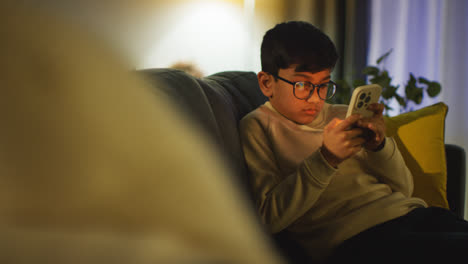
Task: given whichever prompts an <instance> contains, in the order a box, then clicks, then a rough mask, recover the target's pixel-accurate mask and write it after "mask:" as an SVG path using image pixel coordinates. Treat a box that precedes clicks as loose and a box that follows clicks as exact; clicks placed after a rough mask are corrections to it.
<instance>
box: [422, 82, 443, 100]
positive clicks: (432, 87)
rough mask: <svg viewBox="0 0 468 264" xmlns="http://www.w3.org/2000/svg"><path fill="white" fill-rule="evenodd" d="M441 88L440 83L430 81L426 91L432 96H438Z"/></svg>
mask: <svg viewBox="0 0 468 264" xmlns="http://www.w3.org/2000/svg"><path fill="white" fill-rule="evenodd" d="M441 90H442V87H441V86H440V83H438V82H430V83H429V86H428V87H427V90H426V91H427V94H428V95H429V96H430V97H436V96H437V95H438V94H439V93H440V91H441Z"/></svg>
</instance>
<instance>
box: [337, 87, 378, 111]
mask: <svg viewBox="0 0 468 264" xmlns="http://www.w3.org/2000/svg"><path fill="white" fill-rule="evenodd" d="M381 93H382V86H380V85H378V84H369V85H363V86H359V87H357V88H356V89H354V91H353V95H352V96H351V100H350V101H349V106H348V112H347V113H346V118H347V117H348V116H350V115H353V114H360V115H362V117H371V116H372V115H373V114H374V112H372V111H369V110H367V107H368V106H369V105H370V104H373V103H378V102H379V98H380V94H381Z"/></svg>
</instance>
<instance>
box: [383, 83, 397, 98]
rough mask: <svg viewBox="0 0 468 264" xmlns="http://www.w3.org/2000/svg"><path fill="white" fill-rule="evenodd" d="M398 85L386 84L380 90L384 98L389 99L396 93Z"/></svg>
mask: <svg viewBox="0 0 468 264" xmlns="http://www.w3.org/2000/svg"><path fill="white" fill-rule="evenodd" d="M398 87H399V86H387V87H385V88H384V89H383V91H382V97H383V98H384V99H386V100H388V99H391V98H392V97H394V96H395V95H398V94H397V93H396V91H397V90H398Z"/></svg>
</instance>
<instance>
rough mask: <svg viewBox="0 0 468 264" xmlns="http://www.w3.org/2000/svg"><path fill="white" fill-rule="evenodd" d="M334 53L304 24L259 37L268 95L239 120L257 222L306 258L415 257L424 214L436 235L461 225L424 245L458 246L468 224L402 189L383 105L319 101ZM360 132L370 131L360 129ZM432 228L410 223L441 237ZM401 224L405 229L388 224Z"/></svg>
mask: <svg viewBox="0 0 468 264" xmlns="http://www.w3.org/2000/svg"><path fill="white" fill-rule="evenodd" d="M337 59H338V55H337V52H336V49H335V46H334V44H333V43H332V41H331V40H330V39H329V38H328V37H327V36H326V35H325V34H324V33H323V32H321V31H320V30H319V29H317V28H315V27H314V26H313V25H311V24H308V23H306V22H297V21H292V22H287V23H282V24H278V25H276V26H275V27H274V28H273V29H271V30H269V31H268V32H267V33H266V34H265V36H264V38H263V42H262V47H261V61H262V71H261V72H259V73H258V81H259V85H260V88H261V90H262V92H263V94H264V95H265V96H267V97H268V98H269V101H268V102H266V103H265V104H264V105H262V106H260V107H259V108H257V109H256V110H254V111H253V112H251V113H250V114H248V115H247V116H245V117H244V118H243V119H242V120H241V124H240V131H241V138H242V144H243V149H244V152H245V157H246V161H247V164H248V167H249V170H250V171H251V181H250V182H251V187H252V189H253V192H254V195H255V199H256V207H257V211H258V213H259V214H260V216H261V219H262V222H263V223H264V224H265V225H266V226H267V228H268V229H269V230H270V231H271V232H272V233H279V232H281V233H282V234H285V235H286V236H287V237H288V238H289V239H290V240H292V241H294V242H296V243H297V244H298V245H299V247H301V248H302V249H304V250H305V251H306V253H307V254H308V255H309V257H310V259H311V260H314V261H318V262H323V261H325V260H327V259H328V260H329V261H330V262H333V261H336V262H338V263H339V262H341V261H343V260H346V261H352V260H359V261H361V262H366V261H368V262H370V263H372V262H375V263H380V262H382V261H384V260H398V261H402V260H405V258H403V256H405V255H406V254H412V255H413V256H415V257H417V258H418V259H420V258H422V255H423V254H422V253H423V252H425V251H426V250H427V249H428V246H429V247H430V246H431V245H427V244H429V243H424V239H423V238H421V236H420V234H422V233H416V234H414V233H413V232H415V230H414V228H413V227H414V224H415V223H417V225H419V223H418V219H424V218H425V217H426V216H429V217H432V218H433V219H437V220H434V221H435V222H434V223H435V224H434V226H437V227H438V228H439V229H440V231H443V232H445V233H444V235H446V234H448V233H446V231H448V230H445V229H444V228H443V227H447V226H448V224H447V223H455V222H456V223H457V224H458V227H457V228H458V229H456V230H455V231H463V232H464V233H463V236H462V237H463V239H464V240H463V241H462V242H460V241H458V242H455V241H454V240H451V241H449V242H447V243H446V241H444V246H442V247H441V246H440V245H438V244H439V243H433V244H434V245H432V247H436V246H435V245H437V247H440V248H439V250H442V251H443V250H445V251H444V253H443V254H447V253H449V254H456V253H460V254H461V253H462V251H463V250H461V249H462V247H465V248H468V243H467V241H468V236H467V234H468V233H467V232H468V224H467V222H465V221H463V220H460V219H457V218H456V217H455V216H454V215H452V214H451V213H450V212H449V211H448V210H441V209H440V208H427V204H426V203H425V202H424V201H423V200H421V199H419V198H414V197H411V194H412V191H413V179H412V175H411V173H410V172H409V170H408V168H407V167H406V165H405V163H404V160H403V158H402V156H401V154H400V152H399V150H398V149H397V147H396V144H395V141H394V140H393V139H392V138H385V135H384V133H385V124H384V121H383V117H382V111H383V106H382V105H381V104H373V105H371V107H369V109H370V110H372V111H373V112H374V116H373V117H371V118H368V119H361V118H360V117H359V116H358V115H353V116H350V117H348V118H347V119H344V116H345V114H346V110H347V106H342V105H330V104H327V103H325V100H326V99H330V98H331V97H332V96H333V95H334V93H335V90H336V89H337V87H336V85H335V84H334V83H333V82H332V81H331V80H330V73H331V71H332V70H333V67H334V66H335V63H336V61H337ZM368 131H372V133H370V134H372V135H373V136H371V137H365V136H364V134H369V133H365V132H368ZM441 218H442V219H443V220H446V221H447V222H443V221H439V220H440V219H441ZM434 226H428V227H427V228H426V229H424V230H419V231H421V232H425V233H424V235H426V234H429V237H431V238H433V242H434V241H436V242H440V241H441V240H437V238H436V237H437V236H436V235H435V234H434V232H433V231H434V230H435V227H434ZM403 229H404V230H407V231H408V232H406V233H405V232H396V231H401V230H403ZM427 232H429V233H427ZM384 238H385V239H384ZM449 240H450V239H449ZM345 241H346V242H345ZM408 241H412V242H408ZM415 241H416V242H415ZM377 242H378V243H377ZM404 242H406V243H404ZM409 243H416V244H417V245H420V246H411V247H410V246H408V245H409ZM410 245H412V244H410ZM338 246H340V247H339V248H338ZM457 247H458V249H457ZM334 250H336V253H335V254H332V252H333V251H334ZM457 250H459V251H457ZM438 252H440V251H438ZM443 254H441V255H443ZM330 256H332V257H331V258H330ZM340 258H342V259H343V260H340ZM465 258H466V256H465Z"/></svg>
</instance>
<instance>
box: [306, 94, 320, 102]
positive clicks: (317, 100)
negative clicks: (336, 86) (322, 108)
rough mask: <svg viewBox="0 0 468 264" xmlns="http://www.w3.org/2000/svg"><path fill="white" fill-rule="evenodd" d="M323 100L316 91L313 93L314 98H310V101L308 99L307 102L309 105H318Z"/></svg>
mask: <svg viewBox="0 0 468 264" xmlns="http://www.w3.org/2000/svg"><path fill="white" fill-rule="evenodd" d="M321 100H322V99H320V97H319V96H318V93H317V92H316V91H314V92H313V93H312V96H311V97H309V99H307V102H309V103H316V102H320V101H321Z"/></svg>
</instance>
